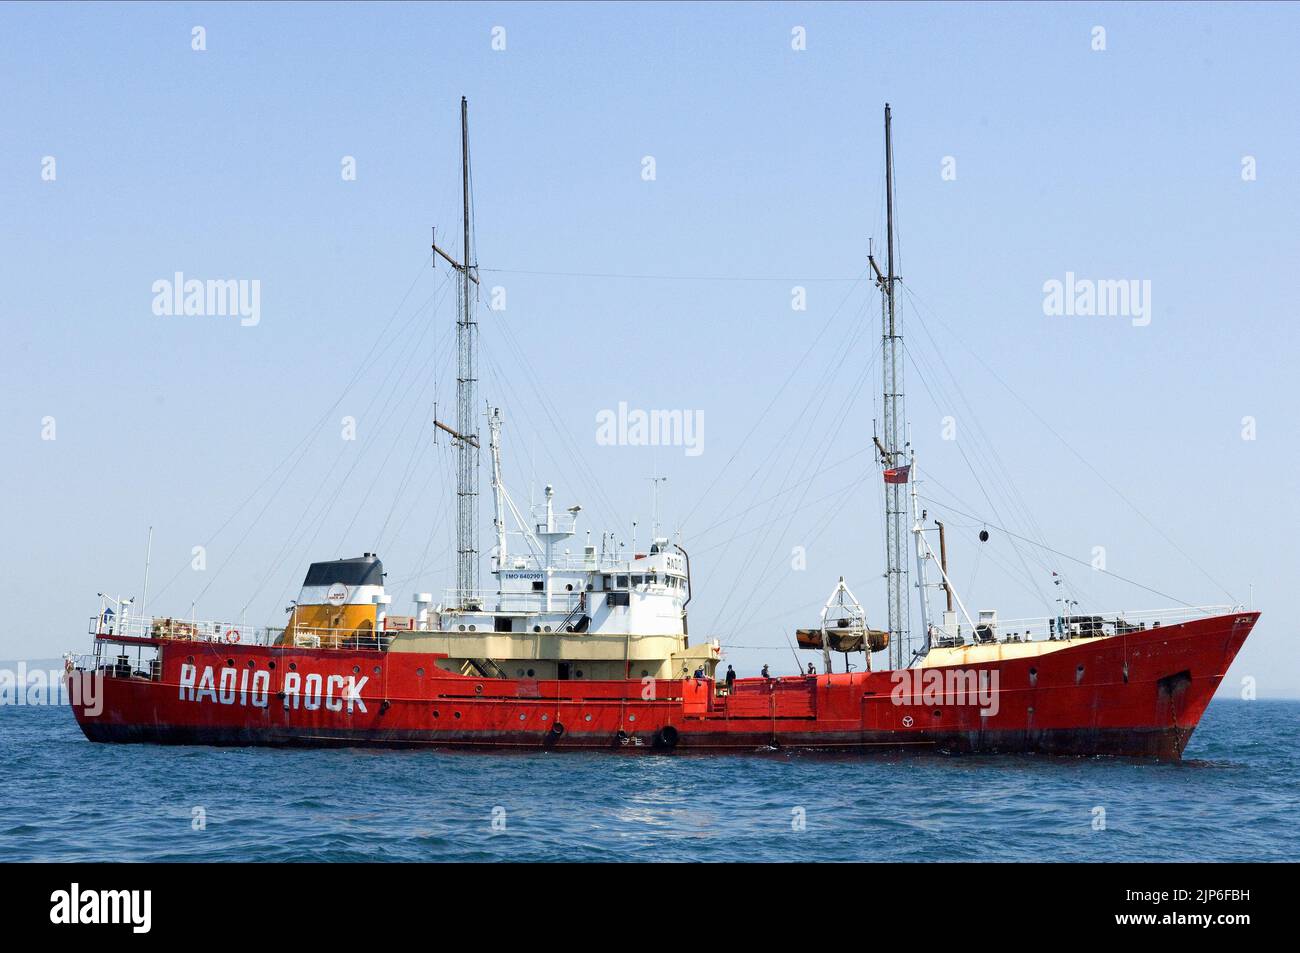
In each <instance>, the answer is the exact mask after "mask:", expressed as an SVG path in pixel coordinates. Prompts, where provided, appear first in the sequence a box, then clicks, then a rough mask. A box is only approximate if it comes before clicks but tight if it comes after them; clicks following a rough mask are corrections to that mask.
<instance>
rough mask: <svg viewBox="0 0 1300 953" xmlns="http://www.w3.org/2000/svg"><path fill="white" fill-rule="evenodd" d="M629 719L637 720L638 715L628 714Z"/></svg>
mask: <svg viewBox="0 0 1300 953" xmlns="http://www.w3.org/2000/svg"><path fill="white" fill-rule="evenodd" d="M627 720H628V721H636V715H628V716H627Z"/></svg>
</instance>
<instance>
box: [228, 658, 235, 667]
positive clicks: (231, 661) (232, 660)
mask: <svg viewBox="0 0 1300 953" xmlns="http://www.w3.org/2000/svg"><path fill="white" fill-rule="evenodd" d="M226 664H227V665H229V666H231V667H232V668H233V667H234V665H235V660H234V659H232V658H228V659H226Z"/></svg>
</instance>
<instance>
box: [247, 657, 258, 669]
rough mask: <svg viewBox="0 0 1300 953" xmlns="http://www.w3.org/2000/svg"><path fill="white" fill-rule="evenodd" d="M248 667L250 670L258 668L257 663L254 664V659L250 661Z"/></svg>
mask: <svg viewBox="0 0 1300 953" xmlns="http://www.w3.org/2000/svg"><path fill="white" fill-rule="evenodd" d="M248 667H249V668H257V663H256V662H254V661H253V660H252V659H249V660H248Z"/></svg>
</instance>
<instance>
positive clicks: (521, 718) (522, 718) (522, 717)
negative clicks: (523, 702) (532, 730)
mask: <svg viewBox="0 0 1300 953" xmlns="http://www.w3.org/2000/svg"><path fill="white" fill-rule="evenodd" d="M527 717H528V716H527V715H526V714H524V713H523V712H522V711H521V712H520V713H519V720H520V721H523V720H524V719H525V718H527Z"/></svg>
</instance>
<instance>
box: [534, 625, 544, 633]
mask: <svg viewBox="0 0 1300 953" xmlns="http://www.w3.org/2000/svg"><path fill="white" fill-rule="evenodd" d="M533 631H534V632H540V631H542V627H541V626H540V625H535V626H533Z"/></svg>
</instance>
